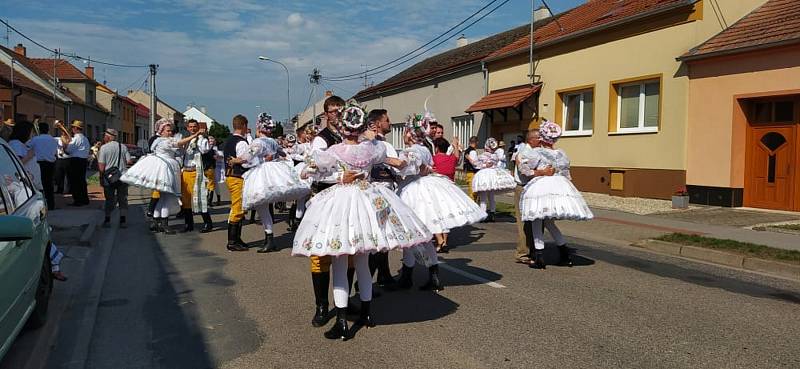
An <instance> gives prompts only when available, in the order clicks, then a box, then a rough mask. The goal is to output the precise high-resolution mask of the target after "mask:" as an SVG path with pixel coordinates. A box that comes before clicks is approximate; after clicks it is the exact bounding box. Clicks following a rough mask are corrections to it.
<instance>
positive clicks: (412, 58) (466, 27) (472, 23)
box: [324, 0, 511, 81]
mask: <svg viewBox="0 0 800 369" xmlns="http://www.w3.org/2000/svg"><path fill="white" fill-rule="evenodd" d="M509 1H511V0H505V1H503V2H502V3H500V4H498V5H497V6H495V7H494V8H492V9H491V10H490V11H489V12H488V13H486V14H484V15H482V16H480V17H479V18H478V19H475V20H474V21H472V22H471V23H470V24H468V25H466V26H465V27H464V28H462V29H461V30H459V31H458V32H456V33H454V34H453V35H451V36H449V37H448V38H446V39H444V40H441V41H440V42H438V43H437V44H435V45H433V46H431V47H429V48H427V49H425V50H424V51H422V52H421V53H418V54H417V55H413V56H410V57H408V58H406V59H405V60H403V61H401V62H399V63H397V64H395V65H392V66H389V67H386V68H383V69H381V70H379V71H376V72H374V73H370V74H369V76H375V75H378V74H380V73H383V72H386V71H388V70H391V69H392V68H396V67H399V66H401V65H403V64H406V63H408V62H410V61H412V60H414V59H416V58H418V57H419V56H421V55H423V54H425V53H427V52H428V51H431V50H433V49H435V48H437V47H439V46H440V45H441V44H443V43H445V42H447V41H449V40H450V39H452V38H453V37H455V36H456V35H459V34H461V33H462V32H463V31H466V30H467V29H469V28H470V27H472V26H473V25H475V24H476V23H478V22H480V21H481V20H483V19H484V18H486V17H487V16H489V15H490V14H492V13H494V12H495V11H496V10H497V9H499V8H500V7H502V6H503V5H505V4H507V3H508V2H509ZM361 78H364V75H362V74H356V75H355V76H354V77H348V78H335V77H330V78H324V80H326V81H352V80H356V79H361Z"/></svg>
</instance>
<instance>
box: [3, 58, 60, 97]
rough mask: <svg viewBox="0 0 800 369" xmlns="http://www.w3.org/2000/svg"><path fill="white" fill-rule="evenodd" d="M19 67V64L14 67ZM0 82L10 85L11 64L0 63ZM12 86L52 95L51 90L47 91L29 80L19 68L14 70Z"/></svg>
mask: <svg viewBox="0 0 800 369" xmlns="http://www.w3.org/2000/svg"><path fill="white" fill-rule="evenodd" d="M16 68H19V66H17V67H15V69H16ZM0 83H2V84H4V85H8V86H9V87H10V86H11V66H9V65H7V64H5V63H0ZM14 86H15V88H18V87H22V88H25V89H28V90H31V91H36V92H38V93H40V94H42V95H44V96H52V94H53V91H48V90H47V89H45V88H44V87H42V86H41V85H39V84H38V83H36V82H34V81H31V80H30V79H28V78H27V77H25V75H23V74H22V73H21V72H20V71H19V70H16V71H15V72H14Z"/></svg>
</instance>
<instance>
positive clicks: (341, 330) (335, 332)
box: [325, 309, 350, 341]
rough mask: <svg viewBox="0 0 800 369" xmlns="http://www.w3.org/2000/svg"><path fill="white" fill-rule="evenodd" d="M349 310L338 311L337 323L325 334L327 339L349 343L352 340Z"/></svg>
mask: <svg viewBox="0 0 800 369" xmlns="http://www.w3.org/2000/svg"><path fill="white" fill-rule="evenodd" d="M346 311H347V309H336V322H334V323H333V327H332V328H331V329H330V330H328V331H327V332H325V338H327V339H329V340H338V339H341V340H342V341H347V340H348V339H349V338H350V329H349V328H348V327H347V315H346Z"/></svg>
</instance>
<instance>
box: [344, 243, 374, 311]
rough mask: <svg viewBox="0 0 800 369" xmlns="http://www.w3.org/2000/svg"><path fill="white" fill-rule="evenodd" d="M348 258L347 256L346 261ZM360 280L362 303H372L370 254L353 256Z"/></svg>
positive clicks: (359, 287) (359, 291)
mask: <svg viewBox="0 0 800 369" xmlns="http://www.w3.org/2000/svg"><path fill="white" fill-rule="evenodd" d="M346 259H347V257H346V256H345V260H346ZM353 264H354V266H355V267H356V278H357V280H358V294H359V298H361V301H372V274H371V273H370V272H369V254H355V255H353Z"/></svg>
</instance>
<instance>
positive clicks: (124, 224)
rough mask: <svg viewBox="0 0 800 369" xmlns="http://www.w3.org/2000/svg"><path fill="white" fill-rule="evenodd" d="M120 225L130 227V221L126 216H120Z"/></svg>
mask: <svg viewBox="0 0 800 369" xmlns="http://www.w3.org/2000/svg"><path fill="white" fill-rule="evenodd" d="M119 227H120V228H128V222H127V219H126V218H125V217H119Z"/></svg>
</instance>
